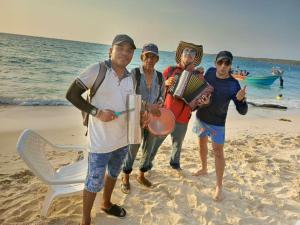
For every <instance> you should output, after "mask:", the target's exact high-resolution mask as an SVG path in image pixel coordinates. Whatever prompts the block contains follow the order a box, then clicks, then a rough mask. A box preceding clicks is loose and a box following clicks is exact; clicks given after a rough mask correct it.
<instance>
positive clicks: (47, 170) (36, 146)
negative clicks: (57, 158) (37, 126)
mask: <svg viewBox="0 0 300 225" xmlns="http://www.w3.org/2000/svg"><path fill="white" fill-rule="evenodd" d="M53 148H54V146H53V145H52V144H51V143H50V142H49V141H47V140H46V139H44V138H43V137H41V136H40V135H38V134H37V133H35V132H34V131H32V130H29V129H26V130H24V131H23V132H22V134H21V135H20V137H19V140H18V143H17V151H18V153H19V155H20V156H21V158H22V159H23V160H24V161H25V163H26V164H27V166H28V167H29V168H30V169H31V170H32V172H33V173H34V174H35V175H36V176H38V177H39V178H40V179H41V180H43V181H44V182H45V183H49V181H50V180H51V179H53V177H54V174H55V170H54V168H53V166H52V165H51V164H50V162H49V160H48V159H47V156H46V151H47V150H50V149H53Z"/></svg>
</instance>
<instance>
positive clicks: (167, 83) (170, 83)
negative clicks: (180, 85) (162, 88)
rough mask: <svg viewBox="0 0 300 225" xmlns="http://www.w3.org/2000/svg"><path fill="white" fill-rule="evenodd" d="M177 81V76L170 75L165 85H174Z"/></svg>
mask: <svg viewBox="0 0 300 225" xmlns="http://www.w3.org/2000/svg"><path fill="white" fill-rule="evenodd" d="M174 83H175V77H169V78H168V79H167V80H166V81H165V85H166V86H172V85H174Z"/></svg>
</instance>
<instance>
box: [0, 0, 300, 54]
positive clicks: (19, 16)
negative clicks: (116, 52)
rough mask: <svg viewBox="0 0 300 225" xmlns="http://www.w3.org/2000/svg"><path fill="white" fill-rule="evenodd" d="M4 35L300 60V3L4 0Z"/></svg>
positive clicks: (0, 20) (0, 13)
mask: <svg viewBox="0 0 300 225" xmlns="http://www.w3.org/2000/svg"><path fill="white" fill-rule="evenodd" d="M0 32H4V33H14V34H25V35H32V36H42V37H52V38H61V39H69V40H79V41H85V42H93V43H101V44H111V42H112V39H113V38H114V36H115V35H116V34H119V33H126V34H129V35H130V36H131V37H132V38H133V39H134V40H135V42H136V45H137V46H138V47H142V45H143V44H144V43H147V42H153V43H156V44H157V45H158V47H159V49H160V50H167V51H174V50H176V47H177V45H178V42H179V41H181V40H183V41H187V42H193V43H196V44H202V45H203V49H204V52H205V53H212V54H215V53H217V52H218V51H221V50H230V51H232V53H233V54H234V55H236V56H245V57H255V58H262V57H263V58H276V59H293V60H300V0H285V1H283V0H151V1H150V0H109V1H105V0H0Z"/></svg>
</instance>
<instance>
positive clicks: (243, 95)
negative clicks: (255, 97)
mask: <svg viewBox="0 0 300 225" xmlns="http://www.w3.org/2000/svg"><path fill="white" fill-rule="evenodd" d="M246 87H247V86H246V85H245V86H244V87H243V88H242V89H241V90H239V92H238V93H237V94H236V98H237V100H238V101H242V100H244V99H245V98H246V94H247V93H246Z"/></svg>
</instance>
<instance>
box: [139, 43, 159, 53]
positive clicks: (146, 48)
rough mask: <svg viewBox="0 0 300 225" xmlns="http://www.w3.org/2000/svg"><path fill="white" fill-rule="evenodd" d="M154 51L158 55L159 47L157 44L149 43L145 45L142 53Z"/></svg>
mask: <svg viewBox="0 0 300 225" xmlns="http://www.w3.org/2000/svg"><path fill="white" fill-rule="evenodd" d="M149 52H150V53H153V54H154V55H157V56H158V47H157V45H156V44H153V43H148V44H145V45H144V46H143V50H142V54H144V53H149Z"/></svg>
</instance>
